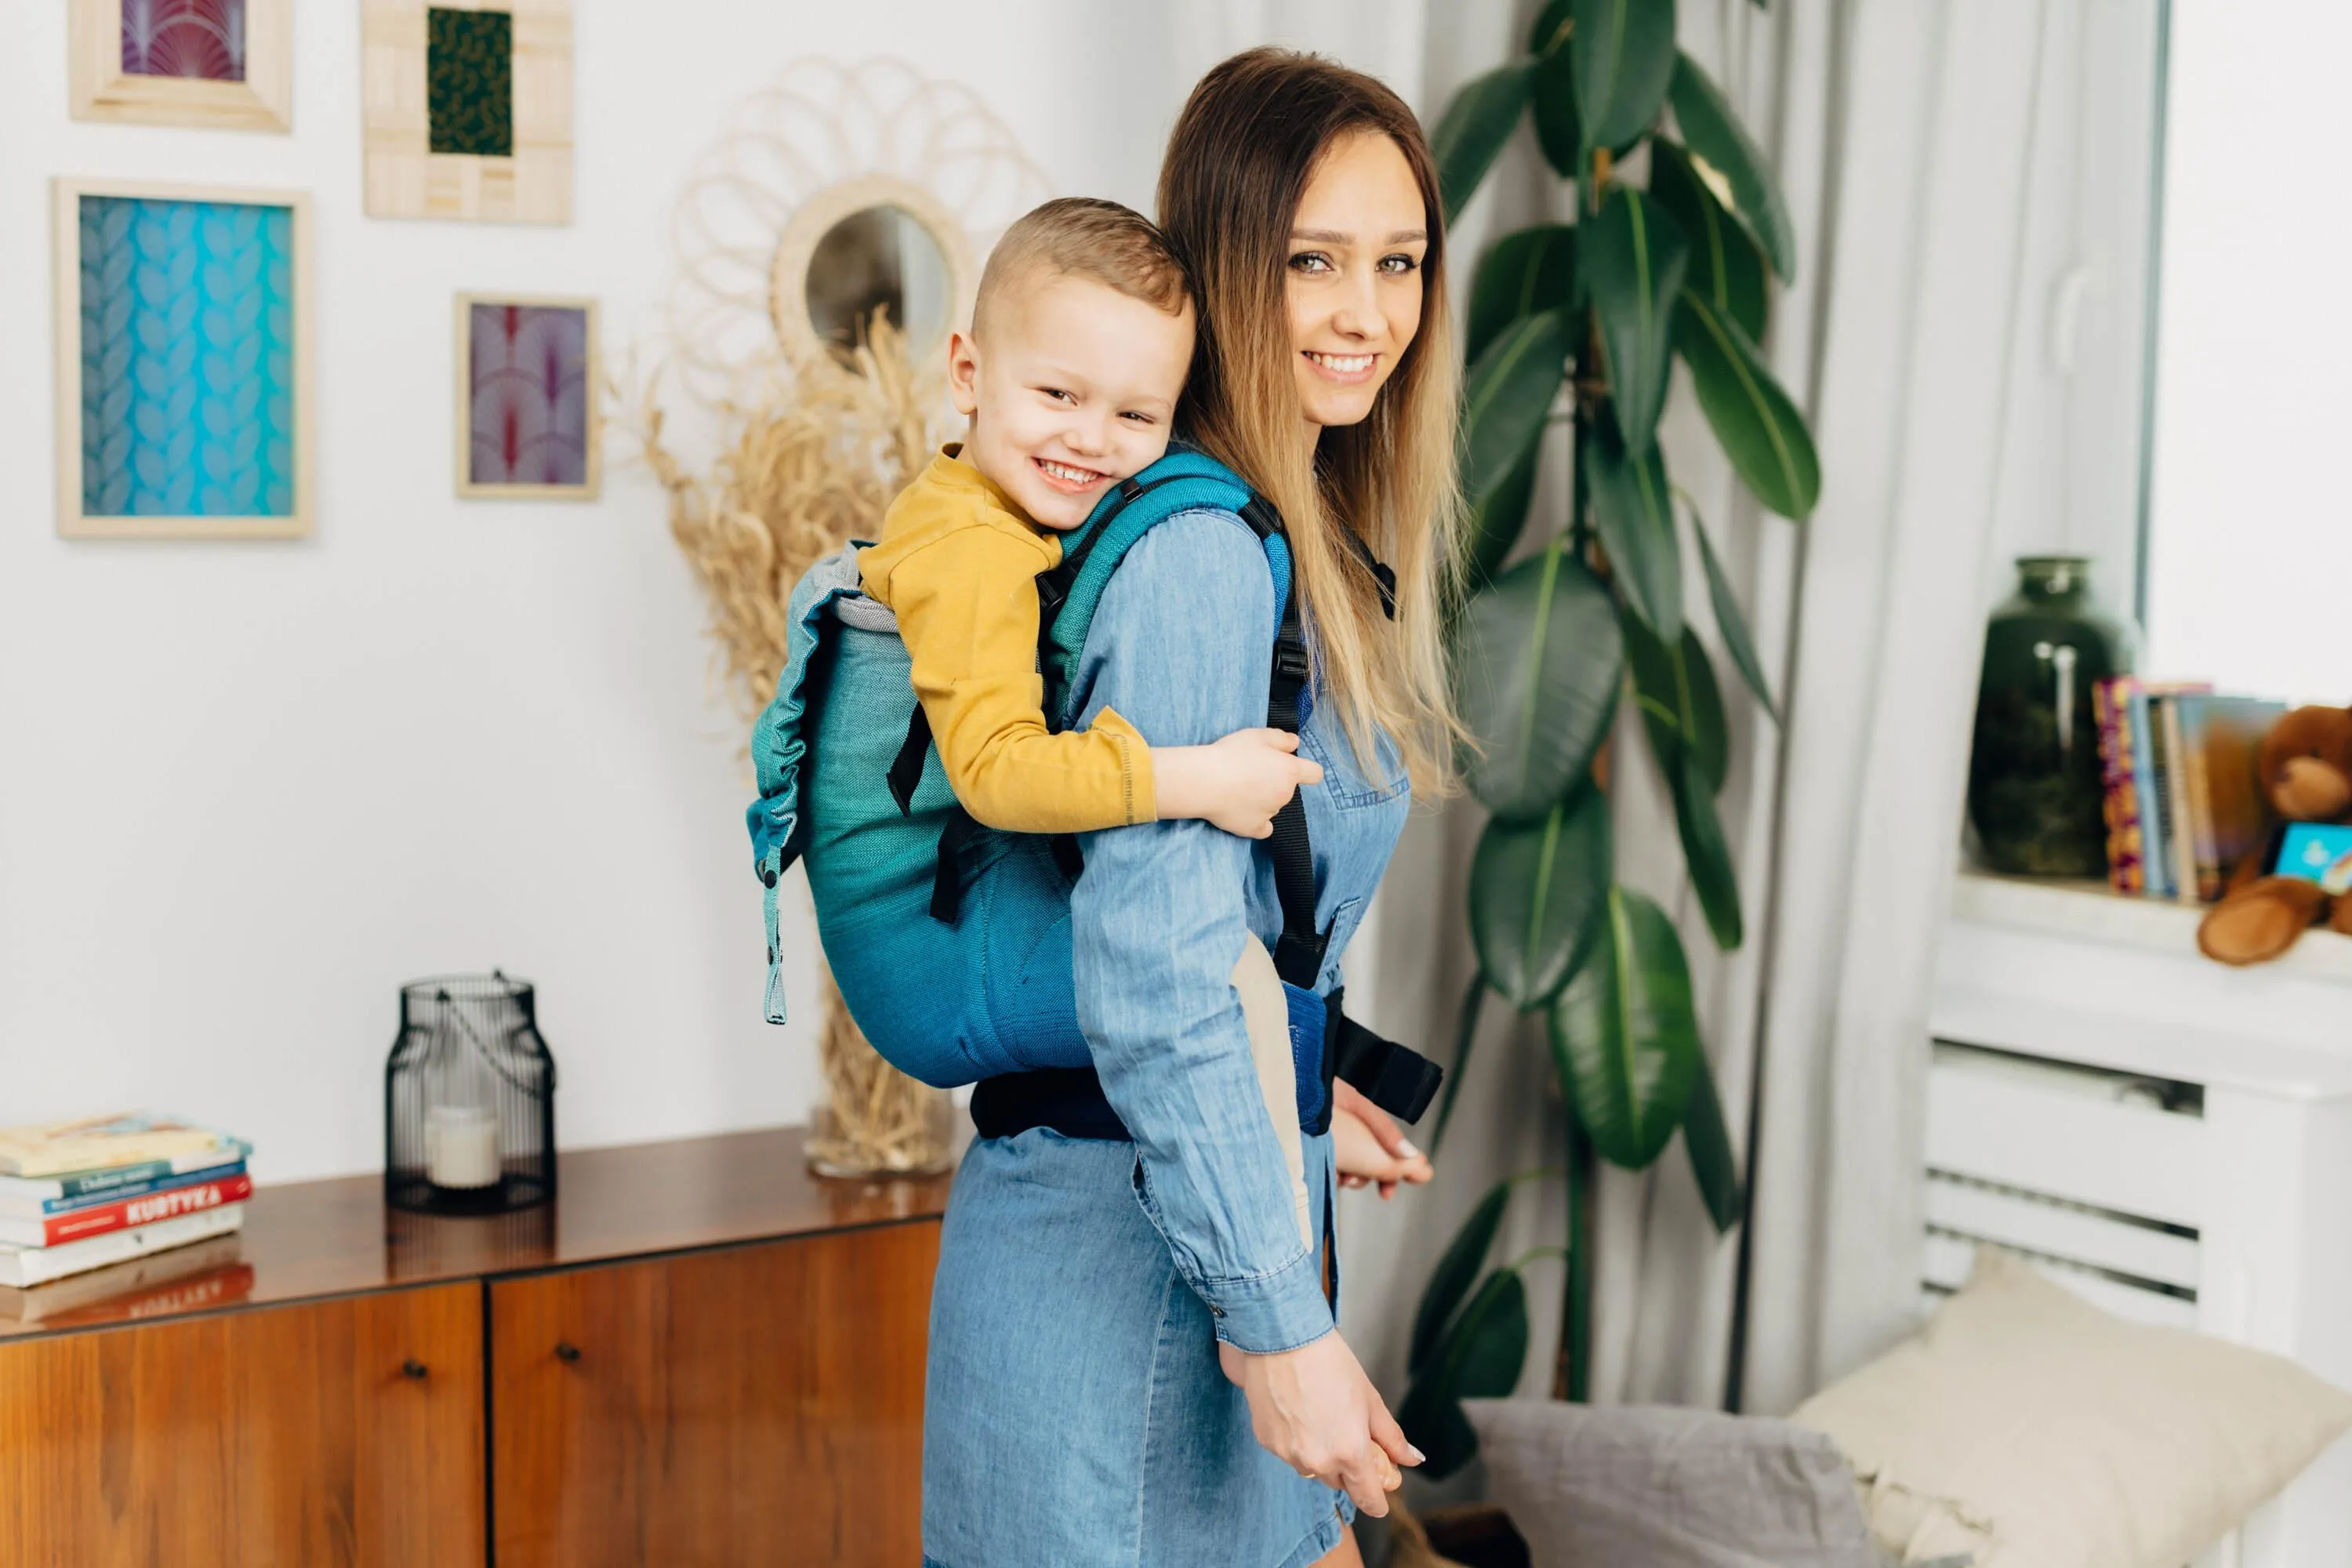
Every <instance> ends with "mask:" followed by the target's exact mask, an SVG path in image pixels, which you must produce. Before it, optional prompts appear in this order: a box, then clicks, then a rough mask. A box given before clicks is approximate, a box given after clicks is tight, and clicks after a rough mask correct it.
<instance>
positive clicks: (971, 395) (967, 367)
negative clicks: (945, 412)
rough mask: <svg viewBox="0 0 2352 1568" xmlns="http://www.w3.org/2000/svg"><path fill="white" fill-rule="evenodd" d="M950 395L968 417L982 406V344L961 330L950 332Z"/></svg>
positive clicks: (961, 412) (956, 405)
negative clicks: (973, 340)
mask: <svg viewBox="0 0 2352 1568" xmlns="http://www.w3.org/2000/svg"><path fill="white" fill-rule="evenodd" d="M948 395H949V396H950V398H953V399H954V400H955V407H956V412H957V413H958V414H961V415H962V416H964V417H965V418H967V419H969V418H971V416H972V415H973V414H974V413H975V412H977V411H978V410H979V408H980V345H979V344H978V343H976V342H972V340H971V333H970V332H967V331H961V330H959V331H952V332H950V333H949V334H948Z"/></svg>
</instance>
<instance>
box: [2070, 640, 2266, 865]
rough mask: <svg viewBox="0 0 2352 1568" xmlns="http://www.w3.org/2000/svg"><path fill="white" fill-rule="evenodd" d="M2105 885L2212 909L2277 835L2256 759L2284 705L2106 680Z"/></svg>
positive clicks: (2198, 689)
mask: <svg viewBox="0 0 2352 1568" xmlns="http://www.w3.org/2000/svg"><path fill="white" fill-rule="evenodd" d="M2093 701H2094V704H2095V711H2096V712H2097V715H2098V721H2099V763H2100V766H2101V768H2102V769H2103V771H2104V773H2105V780H2106V819H2107V879H2108V881H2109V882H2110V883H2111V884H2112V885H2113V886H2114V888H2115V890H2116V892H2118V893H2129V894H2133V895H2135V896H2137V897H2140V898H2149V899H2165V900H2171V901H2173V902H2176V903H2183V904H2200V903H2210V902H2212V901H2213V900H2216V899H2219V898H2220V897H2221V887H2222V884H2223V883H2224V882H2225V881H2226V880H2227V879H2228V878H2229V876H2230V873H2231V871H2232V870H2234V869H2235V868H2237V866H2238V864H2239V862H2241V861H2242V860H2243V859H2244V858H2246V857H2248V856H2250V855H2258V854H2260V853H2261V852H2262V850H2263V846H2264V844H2265V843H2266V842H2267V840H2268V837H2269V833H2270V817H2269V807H2268V805H2266V803H2265V801H2264V798H2263V788H2262V779H2261V776H2260V773H2259V769H2258V766H2257V761H2256V759H2257V757H2258V756H2259V754H2260V752H2261V750H2262V743H2263V732H2264V731H2267V730H2269V729H2270V727H2271V723H2272V721H2273V720H2275V719H2277V718H2278V716H2279V715H2280V714H2282V713H2284V712H2285V711H2286V704H2284V703H2283V702H2272V701H2268V700H2263V699H2262V698H2255V697H2224V696H2219V695H2216V694H2215V693H2214V691H2213V689H2212V688H2211V687H2210V686H2208V685H2205V684H2203V683H2201V682H2196V681H2147V680H2141V679H2137V678H2136V677H2133V676H2128V675H2126V676H2117V677H2116V678H2115V679H2110V680H2102V681H2100V682H2099V683H2098V685H2097V687H2096V688H2095V689H2094V691H2093Z"/></svg>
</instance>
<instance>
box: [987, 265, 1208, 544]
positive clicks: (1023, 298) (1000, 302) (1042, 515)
mask: <svg viewBox="0 0 2352 1568" xmlns="http://www.w3.org/2000/svg"><path fill="white" fill-rule="evenodd" d="M985 316H986V320H985V321H984V322H983V323H981V324H979V325H977V326H976V329H975V330H976V331H980V332H982V333H984V335H985V336H986V338H987V343H986V345H985V347H983V346H982V344H981V343H979V342H975V341H974V337H973V334H972V333H970V332H958V333H956V334H955V335H954V336H953V337H952V338H951V339H950V341H949V343H948V386H949V390H950V394H951V395H953V396H954V398H955V405H956V410H957V412H958V413H961V414H962V415H964V416H966V417H967V418H968V419H970V421H971V432H970V434H969V435H968V436H967V437H965V440H964V448H963V457H964V460H965V461H966V462H968V463H970V464H971V465H972V466H973V467H974V468H978V469H979V470H980V471H981V472H982V473H983V474H985V475H987V476H988V477H989V478H990V479H992V480H994V481H995V483H996V486H997V488H998V489H1002V490H1003V491H1004V493H1005V494H1006V495H1008V496H1010V497H1012V499H1013V503H1014V504H1015V505H1017V506H1018V507H1020V509H1021V510H1023V511H1024V512H1025V513H1027V514H1028V516H1029V519H1030V521H1033V522H1035V523H1036V524H1037V525H1038V526H1040V527H1042V528H1050V529H1053V530H1055V531H1057V532H1058V531H1066V530H1068V529H1073V528H1076V527H1077V526H1078V524H1080V523H1082V522H1084V521H1086V520H1087V516H1088V514H1090V513H1091V512H1092V511H1093V510H1094V509H1095V503H1096V502H1097V501H1099V500H1102V498H1103V496H1104V494H1105V493H1106V492H1107V491H1108V489H1110V488H1111V487H1112V486H1113V485H1115V484H1117V483H1118V481H1119V480H1121V479H1125V478H1127V477H1128V476H1129V474H1132V473H1134V472H1136V471H1137V470H1138V469H1140V468H1149V467H1150V465H1151V464H1152V463H1154V462H1156V461H1158V460H1159V458H1160V454H1161V453H1163V452H1165V451H1166V450H1167V449H1168V436H1169V426H1170V424H1171V421H1172V420H1173V419H1174V418H1175V416H1176V400H1177V399H1178V397H1179V396H1181V395H1182V393H1183V391H1184V375H1185V372H1186V371H1187V370H1188V369H1189V368H1190V367H1191V365H1192V306H1191V305H1190V304H1189V303H1187V304H1186V305H1185V307H1184V308H1183V310H1181V312H1180V313H1178V314H1174V315H1171V314H1170V313H1169V312H1167V311H1166V310H1161V309H1160V308H1159V307H1158V306H1157V305H1154V304H1152V303H1150V301H1149V300H1137V299H1131V298H1129V296H1127V295H1125V294H1122V293H1120V292H1119V291H1118V289H1113V288H1111V287H1110V286H1109V285H1108V284H1104V283H1097V282H1096V281H1094V280H1093V279H1087V278H1079V277H1073V276H1071V275H1069V274H1067V273H1056V272H1053V271H1049V270H1044V269H1041V270H1040V271H1039V272H1038V273H1037V274H1036V275H1035V276H1034V277H1032V278H1029V279H1023V280H1022V281H1021V283H1020V285H1019V286H1018V287H1015V288H1012V289H1006V290H1004V292H1003V296H1002V297H1001V298H998V299H996V300H992V301H990V303H989V305H988V308H987V310H986V312H985Z"/></svg>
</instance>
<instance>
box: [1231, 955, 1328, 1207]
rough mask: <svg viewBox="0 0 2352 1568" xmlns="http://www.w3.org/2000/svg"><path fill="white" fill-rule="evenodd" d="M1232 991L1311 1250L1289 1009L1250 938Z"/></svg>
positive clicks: (1278, 980) (1266, 958)
mask: <svg viewBox="0 0 2352 1568" xmlns="http://www.w3.org/2000/svg"><path fill="white" fill-rule="evenodd" d="M1234 990H1235V991H1237V992H1239V993H1241V998H1242V1016H1243V1017H1244V1019H1246V1020H1247V1021H1248V1024H1249V1040H1250V1060H1251V1062H1252V1063H1253V1064H1254V1065H1255V1067H1256V1068H1257V1085H1258V1091H1259V1092H1260V1093H1262V1094H1263V1095H1265V1113H1266V1115H1267V1116H1269V1117H1271V1118H1272V1119H1273V1121H1274V1136H1275V1140H1276V1142H1279V1143H1280V1144H1281V1145H1282V1162H1283V1164H1284V1165H1285V1166H1286V1167H1287V1168H1288V1170H1289V1172H1290V1197H1291V1203H1292V1204H1293V1205H1294V1206H1295V1207H1296V1208H1297V1211H1298V1238H1299V1239H1300V1240H1301V1241H1304V1242H1305V1243H1306V1244H1307V1246H1308V1247H1310V1248H1311V1247H1314V1245H1315V1224H1314V1219H1313V1216H1312V1213H1311V1211H1310V1210H1309V1208H1308V1206H1307V1155H1306V1150H1305V1147H1304V1146H1303V1145H1302V1144H1301V1143H1300V1142H1299V1131H1298V1071H1297V1067H1296V1066H1294V1065H1293V1058H1292V1056H1291V1050H1290V1003H1289V1000H1288V998H1287V996H1286V994H1285V993H1284V991H1283V989H1282V977H1281V976H1280V975H1279V974H1277V973H1275V969H1274V955H1273V954H1272V953H1270V952H1267V951H1266V950H1265V943H1264V942H1260V941H1258V939H1257V938H1256V937H1255V936H1252V937H1250V938H1248V939H1247V940H1245V941H1244V942H1243V943H1242V961H1241V963H1238V964H1235V965H1234Z"/></svg>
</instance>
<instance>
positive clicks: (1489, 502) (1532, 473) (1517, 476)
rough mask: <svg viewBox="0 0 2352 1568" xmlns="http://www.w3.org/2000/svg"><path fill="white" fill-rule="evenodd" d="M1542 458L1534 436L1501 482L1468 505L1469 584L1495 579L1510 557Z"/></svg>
mask: <svg viewBox="0 0 2352 1568" xmlns="http://www.w3.org/2000/svg"><path fill="white" fill-rule="evenodd" d="M1542 460H1543V443H1542V442H1541V441H1540V440H1538V441H1537V442H1536V444H1535V445H1534V446H1531V447H1528V449H1527V451H1526V452H1525V453H1524V454H1523V455H1521V457H1520V458H1519V460H1518V461H1517V463H1514V464H1513V465H1512V466H1511V468H1509V470H1508V471H1507V472H1506V473H1505V474H1504V475H1503V479H1502V482H1501V483H1500V484H1498V485H1496V486H1495V487H1494V489H1490V490H1489V491H1487V492H1486V498H1485V499H1484V500H1479V501H1477V502H1475V503H1474V504H1473V505H1472V506H1471V508H1470V539H1469V552H1468V553H1469V566H1470V574H1469V575H1470V586H1471V587H1472V588H1473V589H1477V588H1482V587H1484V586H1486V584H1488V583H1491V582H1493V581H1494V580H1495V574H1496V573H1498V572H1500V571H1501V570H1502V569H1503V563H1504V562H1505V561H1507V560H1508V559H1509V558H1510V553H1511V547H1512V546H1513V545H1515V544H1517V542H1519V535H1520V533H1521V532H1523V531H1525V530H1526V528H1527V526H1528V506H1529V504H1530V503H1531V502H1533V500H1535V493H1536V468H1537V466H1538V464H1540V463H1541V462H1542Z"/></svg>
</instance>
